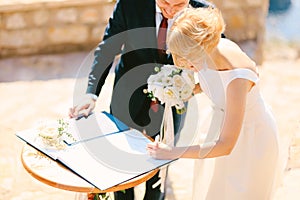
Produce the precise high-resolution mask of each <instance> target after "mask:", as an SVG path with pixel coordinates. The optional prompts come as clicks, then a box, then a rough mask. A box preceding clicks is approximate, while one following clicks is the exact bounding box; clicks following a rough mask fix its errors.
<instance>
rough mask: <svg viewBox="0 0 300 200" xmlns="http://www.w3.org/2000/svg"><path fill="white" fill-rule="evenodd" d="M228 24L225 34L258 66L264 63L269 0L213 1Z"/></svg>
mask: <svg viewBox="0 0 300 200" xmlns="http://www.w3.org/2000/svg"><path fill="white" fill-rule="evenodd" d="M213 2H214V3H215V5H216V6H217V7H218V8H220V9H221V11H222V14H223V17H224V19H225V22H226V31H225V34H226V36H227V37H228V38H230V39H232V40H234V41H235V42H237V43H238V44H239V45H240V46H241V48H242V49H243V50H244V51H246V53H247V54H248V55H249V56H250V57H252V58H253V59H254V60H255V61H256V62H257V63H258V64H261V63H262V61H263V43H264V35H265V18H266V15H267V13H268V7H269V0H213Z"/></svg>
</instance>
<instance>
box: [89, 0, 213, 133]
mask: <svg viewBox="0 0 300 200" xmlns="http://www.w3.org/2000/svg"><path fill="white" fill-rule="evenodd" d="M155 5H156V4H155V0H119V1H118V2H117V3H116V6H115V9H114V12H113V15H112V16H111V17H110V19H109V23H108V25H107V27H106V30H105V33H104V37H103V41H102V42H101V43H100V44H99V45H98V47H97V48H96V50H95V53H94V54H95V59H94V63H93V65H92V70H91V72H90V75H89V83H88V88H87V93H93V94H96V95H99V93H100V90H101V88H102V86H103V84H104V81H105V78H106V76H107V75H108V72H109V70H110V68H111V65H112V61H113V59H114V57H115V56H116V55H118V54H121V58H120V61H119V63H118V64H117V66H116V69H115V73H116V78H115V85H114V86H115V87H114V92H113V98H112V104H111V110H112V114H114V115H115V116H116V117H118V118H119V119H121V120H122V121H124V122H125V123H127V124H128V125H129V126H131V127H133V128H138V129H141V128H146V130H147V132H148V133H149V134H150V135H154V134H155V133H157V132H158V131H159V126H160V123H161V117H162V109H160V110H159V111H158V112H156V113H155V112H152V111H151V110H150V112H149V105H150V98H148V97H147V95H146V94H144V93H143V89H145V88H147V78H148V77H149V76H150V75H151V74H153V72H154V67H155V66H158V65H160V64H173V61H172V58H171V56H169V57H166V58H165V59H159V57H158V53H157V49H156V48H157V36H156V20H155V19H156V18H155V15H156V8H155ZM190 5H191V6H192V7H207V6H208V5H211V4H209V3H208V2H206V1H203V0H191V1H190ZM149 114H150V116H149Z"/></svg>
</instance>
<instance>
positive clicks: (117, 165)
mask: <svg viewBox="0 0 300 200" xmlns="http://www.w3.org/2000/svg"><path fill="white" fill-rule="evenodd" d="M149 142H150V140H149V139H148V138H147V137H145V136H144V135H143V134H142V133H141V132H139V131H137V130H134V129H132V130H128V131H124V132H121V133H118V134H113V135H109V136H106V137H101V138H96V139H94V140H90V141H87V142H84V143H80V144H78V145H74V146H73V147H72V148H68V149H67V150H66V151H63V152H61V153H60V154H59V158H58V160H59V161H61V162H62V163H63V164H64V165H66V166H68V167H69V168H70V169H71V170H72V171H74V172H75V173H77V174H78V175H80V176H81V177H83V178H84V179H86V180H87V181H88V182H90V183H91V184H92V185H94V186H95V187H97V188H99V189H101V190H105V189H107V188H110V187H113V186H115V185H118V184H120V183H123V182H125V181H128V180H130V179H133V178H135V177H137V176H139V175H142V174H145V173H147V172H149V171H151V170H153V169H156V168H158V167H160V166H163V165H165V164H168V163H170V162H171V160H155V159H153V158H152V157H150V156H149V155H148V154H147V152H146V145H147V143H149Z"/></svg>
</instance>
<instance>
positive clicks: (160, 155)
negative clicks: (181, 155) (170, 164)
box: [147, 142, 177, 160]
mask: <svg viewBox="0 0 300 200" xmlns="http://www.w3.org/2000/svg"><path fill="white" fill-rule="evenodd" d="M147 151H148V153H149V155H150V156H151V157H153V158H155V159H159V160H172V159H176V158H177V156H176V153H175V148H174V147H170V146H168V145H166V144H164V143H161V142H152V143H149V144H147Z"/></svg>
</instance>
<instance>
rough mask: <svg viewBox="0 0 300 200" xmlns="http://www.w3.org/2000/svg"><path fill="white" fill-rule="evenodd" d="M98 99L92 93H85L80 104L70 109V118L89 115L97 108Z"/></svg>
mask: <svg viewBox="0 0 300 200" xmlns="http://www.w3.org/2000/svg"><path fill="white" fill-rule="evenodd" d="M95 105H96V100H95V99H94V98H92V96H91V95H89V94H85V95H84V96H83V98H82V100H81V101H80V102H79V104H78V105H75V106H74V107H73V108H70V109H69V117H70V118H78V117H80V116H85V117H87V116H88V115H89V114H90V113H91V112H92V111H93V109H94V108H95Z"/></svg>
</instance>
